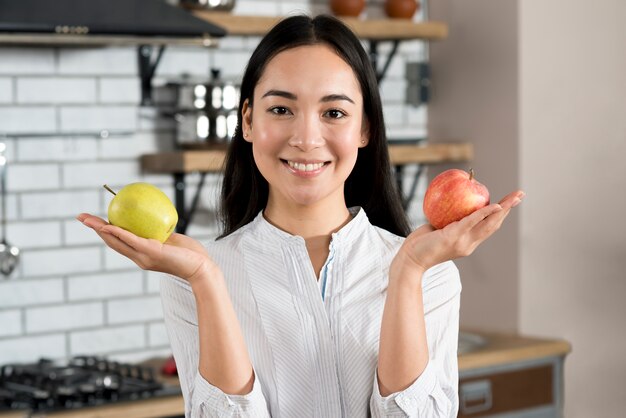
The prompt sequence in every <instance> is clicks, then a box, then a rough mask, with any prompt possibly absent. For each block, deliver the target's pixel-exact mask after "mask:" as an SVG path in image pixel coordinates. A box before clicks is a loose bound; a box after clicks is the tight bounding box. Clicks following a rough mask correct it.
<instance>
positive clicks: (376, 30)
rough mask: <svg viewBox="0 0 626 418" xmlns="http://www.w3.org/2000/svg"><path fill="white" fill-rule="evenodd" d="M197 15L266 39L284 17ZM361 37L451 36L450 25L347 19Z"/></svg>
mask: <svg viewBox="0 0 626 418" xmlns="http://www.w3.org/2000/svg"><path fill="white" fill-rule="evenodd" d="M193 14H194V15H195V16H196V17H198V18H200V19H203V20H206V21H208V22H210V23H214V24H216V25H218V26H221V27H223V28H224V29H226V31H227V32H228V34H227V36H233V35H240V36H263V35H265V33H266V32H268V31H269V30H270V29H271V28H272V26H274V25H275V24H276V23H278V22H279V21H280V20H281V19H282V18H283V16H245V15H234V14H232V13H225V12H210V11H205V10H199V11H194V12H193ZM341 20H342V21H343V22H344V23H345V24H347V25H348V26H349V27H350V28H351V29H352V30H353V31H354V32H355V33H356V34H357V36H359V37H360V38H363V39H369V40H380V41H383V40H406V39H423V40H430V41H435V40H440V39H445V38H446V37H447V36H448V25H446V24H445V23H441V22H420V23H415V22H413V21H411V20H408V19H358V18H348V17H343V18H341Z"/></svg>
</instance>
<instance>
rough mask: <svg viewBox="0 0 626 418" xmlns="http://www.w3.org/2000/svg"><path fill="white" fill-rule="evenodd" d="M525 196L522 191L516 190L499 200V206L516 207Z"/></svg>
mask: <svg viewBox="0 0 626 418" xmlns="http://www.w3.org/2000/svg"><path fill="white" fill-rule="evenodd" d="M525 195H526V194H525V193H524V192H523V191H521V190H516V191H514V192H511V193H509V194H508V195H506V196H504V197H503V198H502V199H501V200H500V205H501V206H502V207H504V208H512V207H514V206H517V205H518V204H519V203H520V202H521V201H522V199H523V198H524V196H525Z"/></svg>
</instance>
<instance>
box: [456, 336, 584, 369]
mask: <svg viewBox="0 0 626 418" xmlns="http://www.w3.org/2000/svg"><path fill="white" fill-rule="evenodd" d="M465 332H468V333H471V334H473V335H477V336H479V337H481V338H483V339H484V340H485V343H486V344H485V346H483V347H481V348H479V349H477V350H475V351H470V352H468V353H464V354H460V355H459V371H467V370H472V369H479V368H483V367H491V366H497V365H501V364H509V363H517V362H522V361H528V360H535V359H540V358H547V357H562V356H565V355H567V354H568V353H569V352H570V351H572V346H571V344H570V343H569V342H567V341H565V340H560V339H549V338H537V337H526V336H520V335H516V334H505V333H489V332H482V331H472V330H467V331H465Z"/></svg>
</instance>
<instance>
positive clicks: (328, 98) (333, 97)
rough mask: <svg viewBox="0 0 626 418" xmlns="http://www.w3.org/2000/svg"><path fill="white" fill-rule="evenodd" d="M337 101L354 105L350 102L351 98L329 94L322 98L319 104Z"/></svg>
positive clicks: (352, 101)
mask: <svg viewBox="0 0 626 418" xmlns="http://www.w3.org/2000/svg"><path fill="white" fill-rule="evenodd" d="M337 100H346V101H348V102H350V103H352V104H354V100H352V99H351V98H349V97H348V96H346V95H345V94H329V95H327V96H324V97H322V98H321V99H320V102H323V103H326V102H334V101H337Z"/></svg>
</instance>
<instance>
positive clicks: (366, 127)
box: [359, 119, 370, 148]
mask: <svg viewBox="0 0 626 418" xmlns="http://www.w3.org/2000/svg"><path fill="white" fill-rule="evenodd" d="M369 142H370V124H369V123H368V121H367V119H363V127H362V128H361V141H360V142H359V148H364V147H366V146H367V144H369Z"/></svg>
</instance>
